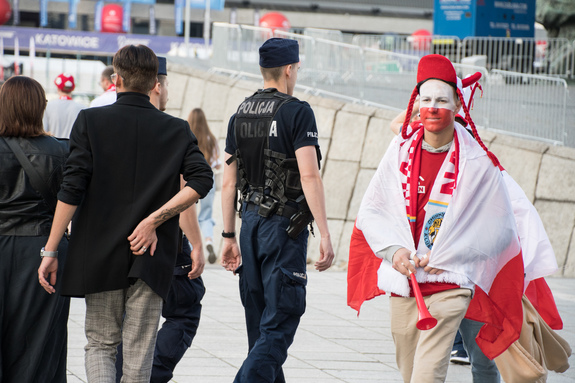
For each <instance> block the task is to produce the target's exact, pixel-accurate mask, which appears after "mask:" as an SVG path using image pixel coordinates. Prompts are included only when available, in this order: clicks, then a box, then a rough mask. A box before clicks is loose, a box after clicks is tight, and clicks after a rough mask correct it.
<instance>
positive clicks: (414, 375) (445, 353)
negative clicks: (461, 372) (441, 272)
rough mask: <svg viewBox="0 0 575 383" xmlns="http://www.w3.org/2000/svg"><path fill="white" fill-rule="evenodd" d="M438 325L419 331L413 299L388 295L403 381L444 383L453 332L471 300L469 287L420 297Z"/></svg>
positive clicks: (397, 357)
mask: <svg viewBox="0 0 575 383" xmlns="http://www.w3.org/2000/svg"><path fill="white" fill-rule="evenodd" d="M423 300H424V301H425V305H426V306H427V309H428V310H429V313H430V314H431V316H433V317H434V318H435V319H437V325H436V326H435V327H434V328H432V329H430V330H424V331H421V330H418V329H417V327H416V323H417V321H418V319H419V316H418V310H417V303H416V302H415V298H404V297H390V298H389V311H390V316H391V334H392V336H393V342H394V343H395V358H396V361H397V366H398V367H399V371H400V372H401V376H402V377H403V381H404V382H405V383H409V382H411V383H442V382H445V377H446V375H447V367H448V366H449V358H450V356H451V355H450V353H451V348H452V346H453V341H454V340H455V335H456V334H457V329H458V328H459V324H460V323H461V320H462V319H463V317H464V316H465V313H466V312H467V307H468V306H469V302H471V290H469V289H465V288H458V289H451V290H446V291H442V292H439V293H435V294H432V295H429V296H425V297H423Z"/></svg>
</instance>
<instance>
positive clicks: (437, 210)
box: [399, 129, 459, 255]
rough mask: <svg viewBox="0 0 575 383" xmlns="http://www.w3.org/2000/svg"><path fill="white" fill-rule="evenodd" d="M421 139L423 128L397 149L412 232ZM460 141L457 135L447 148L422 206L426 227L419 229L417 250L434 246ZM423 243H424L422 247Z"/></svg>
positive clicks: (455, 171) (453, 180)
mask: <svg viewBox="0 0 575 383" xmlns="http://www.w3.org/2000/svg"><path fill="white" fill-rule="evenodd" d="M422 142H423V129H420V130H418V131H417V132H416V133H414V135H413V139H412V140H411V143H410V144H409V146H408V145H407V144H405V143H404V145H401V147H400V149H399V162H400V172H401V185H402V187H403V195H404V198H405V208H406V212H407V219H408V220H409V224H410V226H411V233H412V234H413V235H415V233H416V230H415V226H416V218H417V210H418V206H417V203H418V183H419V175H420V173H421V157H422V149H421V145H422ZM458 162H459V142H458V140H457V135H455V137H454V141H453V144H452V145H451V147H450V148H449V151H448V153H447V156H446V157H445V160H444V161H443V164H442V165H441V168H440V169H439V172H438V176H437V178H436V179H435V183H434V184H433V188H432V189H431V192H430V195H429V200H428V202H427V204H426V206H425V208H424V209H425V219H424V222H425V227H424V230H421V234H420V238H419V242H418V243H419V248H418V254H420V255H423V254H426V253H427V252H428V251H429V250H431V248H432V247H433V242H434V240H435V238H436V236H437V234H438V233H439V228H440V225H441V222H442V221H443V217H444V216H445V211H446V210H447V207H448V206H449V202H450V201H451V197H452V195H453V191H454V190H455V186H456V182H457V174H458V171H459V169H458ZM422 245H423V246H424V247H422Z"/></svg>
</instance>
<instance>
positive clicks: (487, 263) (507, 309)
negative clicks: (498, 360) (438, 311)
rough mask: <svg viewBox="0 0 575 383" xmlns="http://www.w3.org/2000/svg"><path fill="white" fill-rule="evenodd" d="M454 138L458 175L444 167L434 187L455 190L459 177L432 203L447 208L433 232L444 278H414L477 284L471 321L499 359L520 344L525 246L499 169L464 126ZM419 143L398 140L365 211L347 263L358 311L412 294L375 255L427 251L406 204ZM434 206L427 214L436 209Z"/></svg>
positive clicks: (434, 256) (433, 257) (435, 258)
mask: <svg viewBox="0 0 575 383" xmlns="http://www.w3.org/2000/svg"><path fill="white" fill-rule="evenodd" d="M418 128H420V129H421V126H420V127H418ZM455 135H456V136H455V139H454V143H453V145H452V146H453V147H452V148H451V149H450V152H449V153H448V155H447V156H446V160H445V161H446V162H451V163H452V165H453V166H454V169H452V167H451V168H450V167H449V164H447V163H446V164H444V165H445V167H444V168H446V169H448V170H450V169H452V170H450V171H446V172H445V173H443V171H442V170H440V172H439V173H438V177H437V179H436V182H435V184H437V185H442V184H453V179H452V174H451V173H455V183H454V184H453V186H454V187H453V188H452V190H450V191H449V193H443V194H449V195H441V194H442V193H440V192H441V189H442V188H439V189H438V192H437V193H435V195H434V193H433V191H432V194H431V195H430V197H429V199H430V201H432V202H433V201H437V200H438V201H439V202H441V204H440V205H443V206H444V207H445V210H444V215H443V217H442V222H441V226H440V228H439V230H437V231H436V232H435V233H434V241H433V246H432V248H431V252H430V256H429V257H430V258H429V259H430V261H429V266H431V267H434V268H439V269H443V270H445V272H444V273H442V274H439V275H437V274H436V275H432V274H428V273H426V272H425V271H424V270H423V269H418V270H417V274H416V277H417V280H418V281H419V282H420V283H426V282H450V283H455V284H458V285H460V286H462V285H469V284H470V283H471V284H474V285H475V293H474V297H473V299H472V302H471V304H470V307H469V310H468V312H467V315H466V317H468V318H470V319H473V320H477V321H480V322H484V323H486V325H485V326H484V327H483V328H482V329H481V331H480V332H479V335H478V337H477V343H478V345H479V346H480V347H481V349H482V350H483V352H484V353H485V355H487V356H488V357H489V358H494V357H495V356H497V355H499V354H500V353H501V352H503V351H505V350H506V349H507V347H509V345H510V344H511V343H513V342H514V341H515V340H517V339H518V338H519V334H520V331H521V326H522V323H523V311H522V303H521V297H522V295H523V289H524V270H523V260H522V255H521V247H520V244H519V236H518V233H517V226H516V222H515V218H514V215H513V208H512V206H511V202H510V198H509V195H508V193H507V190H506V185H505V181H504V179H503V175H502V173H501V171H500V170H499V168H498V167H495V166H494V164H493V163H492V161H491V159H490V158H489V157H488V156H487V154H486V152H485V150H484V149H483V148H481V147H480V146H479V144H478V143H477V142H476V141H475V139H474V138H473V137H472V136H471V135H470V134H469V133H467V132H466V131H465V129H464V128H463V127H462V126H460V125H459V124H456V128H455ZM417 139H421V136H419V135H418V134H417V133H415V134H413V135H411V136H410V138H408V139H407V140H404V139H402V137H401V136H398V137H396V138H395V139H394V141H393V142H392V143H391V145H390V147H389V148H388V150H387V152H386V154H385V156H384V158H383V159H382V161H381V163H380V165H379V167H378V169H377V171H376V173H375V175H374V177H373V179H372V181H371V183H370V185H369V186H368V188H367V191H366V193H365V196H364V198H363V201H362V204H361V207H360V209H359V213H358V217H357V220H356V227H355V228H354V233H353V235H352V241H351V246H350V256H349V265H348V304H349V305H350V306H351V307H352V308H355V309H356V310H358V311H359V308H360V306H361V303H362V302H363V301H365V300H366V299H371V298H373V297H375V296H377V295H379V294H383V293H384V292H389V293H395V294H398V295H401V296H409V292H410V287H409V282H408V280H407V278H406V277H405V276H404V275H403V274H401V273H399V272H398V271H396V270H395V269H393V268H392V267H391V264H390V263H389V262H388V261H386V260H382V259H380V258H378V257H377V256H376V255H375V253H377V252H378V251H381V250H383V249H386V248H388V247H390V246H401V247H405V248H407V249H408V250H410V251H417V253H418V254H421V255H423V254H425V253H427V252H428V251H429V249H428V248H427V247H426V244H425V241H421V240H420V241H419V246H418V248H417V249H416V248H415V241H414V239H413V234H412V229H411V227H410V221H409V217H411V216H413V214H410V207H409V203H407V204H406V201H410V195H409V189H410V187H408V185H409V184H410V180H409V177H410V175H409V172H410V171H411V170H413V166H414V163H410V161H409V160H407V162H408V165H407V167H408V169H407V170H408V171H407V172H406V171H405V170H406V169H405V166H406V165H405V162H406V159H408V158H409V156H410V150H411V148H412V147H413V145H412V144H414V142H415V140H417ZM453 153H455V154H453ZM454 156H455V157H454ZM402 164H403V165H402ZM400 169H401V171H400ZM416 176H417V174H414V175H411V178H412V179H413V177H416ZM411 189H412V190H413V188H411ZM443 189H445V188H443ZM406 193H407V194H406ZM428 205H429V203H428ZM428 205H426V210H427V209H428V208H429V209H431V208H432V207H431V206H428ZM435 205H437V204H435ZM433 208H435V207H433ZM406 213H407V217H406ZM426 215H427V211H426Z"/></svg>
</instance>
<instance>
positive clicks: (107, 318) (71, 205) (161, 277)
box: [38, 45, 212, 383]
mask: <svg viewBox="0 0 575 383" xmlns="http://www.w3.org/2000/svg"><path fill="white" fill-rule="evenodd" d="M113 66H114V70H115V71H116V73H115V74H114V80H115V82H116V90H117V93H118V100H117V102H116V103H114V104H112V105H109V106H104V107H102V108H91V109H85V110H83V111H82V112H81V113H80V114H79V116H78V118H77V120H76V122H75V124H74V128H73V130H72V134H71V137H70V157H69V159H68V162H67V163H66V169H65V171H64V180H63V182H62V186H61V190H60V192H59V194H58V199H59V202H58V207H57V209H56V215H55V217H54V224H53V226H52V231H51V235H50V238H49V239H48V242H47V243H46V247H45V249H44V251H43V260H42V264H41V266H40V269H39V270H38V273H39V279H40V283H41V284H42V286H43V287H44V288H45V289H46V291H48V292H49V293H53V292H55V290H54V289H53V285H54V283H55V279H56V274H55V272H56V270H57V268H58V261H57V252H56V246H57V242H56V239H57V238H61V236H62V234H63V233H64V231H65V228H66V226H67V225H68V223H69V222H70V220H71V219H72V216H74V223H73V232H74V234H73V235H72V238H71V240H70V246H69V250H68V259H67V261H66V265H65V269H64V274H63V281H62V282H63V286H62V294H63V295H68V296H75V297H82V296H85V297H86V337H87V339H88V345H87V346H86V373H87V377H88V381H94V382H114V381H115V373H116V372H115V367H114V360H115V355H116V347H117V345H118V344H119V343H120V341H122V343H123V347H124V371H123V373H124V377H125V378H126V379H127V381H130V382H146V383H147V382H149V379H150V371H151V366H152V358H153V353H154V344H155V336H156V331H157V327H158V320H159V316H160V312H161V309H162V299H165V298H166V295H167V293H168V290H169V287H170V282H171V279H172V274H173V268H174V264H175V255H176V253H177V247H178V214H179V213H181V212H182V211H184V210H185V209H186V208H188V207H189V206H190V205H191V204H193V203H195V202H196V201H197V200H198V199H199V198H201V197H203V196H205V195H206V194H207V193H208V191H209V190H210V188H211V186H212V171H211V169H210V166H209V165H208V164H207V163H206V161H205V159H204V157H203V155H202V153H201V152H200V150H199V148H198V146H197V141H196V139H195V137H194V136H193V134H192V133H191V130H190V128H189V126H188V124H187V122H186V121H184V120H181V119H179V118H175V117H171V116H169V115H167V114H165V113H162V112H160V111H159V110H157V109H156V108H155V107H154V106H153V105H152V104H151V103H150V101H149V92H150V90H151V89H153V88H154V86H155V83H156V81H157V77H156V74H157V71H158V59H157V58H156V56H155V54H154V53H153V52H152V51H151V50H150V49H149V48H147V47H145V46H141V45H140V46H132V45H131V46H126V47H124V48H122V49H120V50H119V51H118V52H117V53H116V54H115V55H114V60H113ZM180 174H182V175H183V177H184V180H185V181H186V187H184V188H183V189H182V190H181V191H180ZM74 214H75V215H74ZM194 267H200V265H194ZM197 271H198V270H194V268H192V270H191V271H190V274H192V275H194V274H197ZM124 313H125V317H123V315H124Z"/></svg>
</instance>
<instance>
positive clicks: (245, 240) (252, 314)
mask: <svg viewBox="0 0 575 383" xmlns="http://www.w3.org/2000/svg"><path fill="white" fill-rule="evenodd" d="M259 221H260V218H259V216H258V215H257V213H256V212H252V211H246V212H244V213H243V217H242V227H241V231H240V246H241V253H242V265H241V266H240V267H239V268H238V270H237V273H238V274H239V277H240V283H239V289H240V298H241V300H242V305H243V306H244V313H245V317H246V329H247V335H248V352H249V351H251V349H252V348H253V346H254V344H255V343H256V341H257V340H258V338H259V337H260V321H261V317H262V313H263V311H264V308H265V301H264V292H263V291H264V289H263V286H262V275H261V265H260V261H259V258H258V256H257V246H258V232H257V227H258V222H259Z"/></svg>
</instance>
